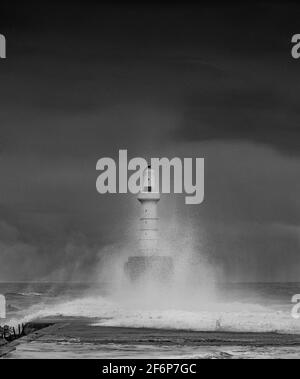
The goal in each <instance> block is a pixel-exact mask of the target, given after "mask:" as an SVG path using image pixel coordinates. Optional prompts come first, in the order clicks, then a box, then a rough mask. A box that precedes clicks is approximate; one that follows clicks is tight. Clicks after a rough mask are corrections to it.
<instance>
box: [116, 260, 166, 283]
mask: <svg viewBox="0 0 300 379" xmlns="http://www.w3.org/2000/svg"><path fill="white" fill-rule="evenodd" d="M173 269H174V264H173V258H172V257H170V256H165V255H156V256H154V255H152V256H133V257H129V258H128V261H127V262H126V263H125V265H124V270H125V273H126V275H127V277H128V278H129V279H130V280H131V281H136V280H139V279H142V278H149V277H150V278H153V279H155V280H159V281H164V282H165V281H169V280H170V279H171V277H172V274H173Z"/></svg>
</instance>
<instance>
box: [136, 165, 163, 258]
mask: <svg viewBox="0 0 300 379" xmlns="http://www.w3.org/2000/svg"><path fill="white" fill-rule="evenodd" d="M138 200H139V202H140V203H141V210H140V212H141V214H140V223H139V229H140V230H139V232H140V241H139V242H140V247H139V249H140V253H141V255H142V256H146V257H150V256H153V255H157V253H158V216H157V203H158V202H159V200H160V195H159V192H158V189H157V188H156V183H155V173H154V170H153V169H151V166H150V165H149V166H148V167H147V168H146V169H145V170H144V173H143V183H142V186H141V191H140V193H139V195H138Z"/></svg>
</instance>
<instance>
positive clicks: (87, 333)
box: [0, 317, 300, 359]
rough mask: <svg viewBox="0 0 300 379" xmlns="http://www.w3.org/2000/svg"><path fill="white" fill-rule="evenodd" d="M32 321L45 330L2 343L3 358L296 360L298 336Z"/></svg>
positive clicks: (78, 321) (89, 321) (72, 320)
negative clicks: (42, 326) (41, 325)
mask: <svg viewBox="0 0 300 379" xmlns="http://www.w3.org/2000/svg"><path fill="white" fill-rule="evenodd" d="M95 321H96V320H95ZM97 321H99V319H98V320H97ZM35 322H36V323H43V324H44V325H47V324H48V325H49V326H47V327H44V328H43V329H40V330H37V331H35V332H33V333H31V334H29V335H27V336H26V337H23V338H20V339H18V340H16V341H14V342H12V343H6V344H2V345H1V344H0V356H1V357H2V358H8V359H12V358H29V359H30V358H56V359H57V358H77V359H78V358H79V359H84V358H97V359H99V358H111V359H113V358H146V359H147V358H148V359H150V358H154V359H155V358H157V359H158V358H199V359H201V358H221V359H224V358H225V359H226V358H228V359H232V358H233V359H234V358H299V357H300V335H286V334H277V333H231V332H222V331H221V332H196V331H183V330H161V329H143V328H123V327H106V326H105V327H102V326H93V320H92V319H90V318H89V319H85V318H68V317H63V318H62V317H55V318H45V319H42V320H37V321H35ZM37 329H38V327H37Z"/></svg>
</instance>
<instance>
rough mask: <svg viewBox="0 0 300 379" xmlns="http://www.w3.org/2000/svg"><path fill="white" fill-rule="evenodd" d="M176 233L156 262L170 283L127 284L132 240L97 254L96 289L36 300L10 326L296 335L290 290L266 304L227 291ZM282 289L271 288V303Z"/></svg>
mask: <svg viewBox="0 0 300 379" xmlns="http://www.w3.org/2000/svg"><path fill="white" fill-rule="evenodd" d="M174 229H176V225H175V226H174V225H173V224H171V225H169V227H166V228H165V233H164V235H163V236H161V239H160V250H159V254H160V255H163V254H164V255H170V256H172V257H173V260H174V270H173V275H172V276H171V278H170V280H164V278H159V277H156V276H155V275H148V274H147V273H146V274H145V275H143V276H141V278H140V279H139V280H137V281H131V280H130V279H129V278H128V277H127V275H126V274H125V271H124V264H125V262H126V261H127V259H128V257H129V256H132V255H135V254H137V253H138V250H136V246H135V243H134V241H135V238H134V237H133V238H132V241H133V243H128V244H125V243H124V245H121V244H115V245H111V246H107V247H106V248H105V249H103V250H102V251H101V252H99V257H101V259H100V260H99V265H98V267H97V268H96V270H95V272H96V279H97V282H98V283H97V284H95V285H90V286H89V288H87V289H85V291H84V292H83V293H81V294H80V295H78V294H77V295H76V294H75V295H73V296H61V297H57V298H56V299H55V301H52V303H51V305H49V304H47V303H43V301H42V299H41V301H40V302H39V303H38V304H35V305H34V306H32V307H31V308H29V309H28V310H27V311H26V314H25V315H23V316H22V317H21V319H20V318H19V319H17V318H14V319H11V320H10V322H11V323H15V324H16V323H18V322H20V320H21V321H22V322H27V321H31V320H33V319H36V318H42V317H87V318H90V319H91V324H93V325H97V326H119V327H135V328H143V327H148V328H161V329H184V330H198V331H245V332H246V331H247V332H274V331H276V332H282V333H283V332H284V333H300V325H299V321H298V320H295V319H293V318H292V317H291V312H290V311H291V307H292V305H291V304H290V297H289V295H288V293H289V292H288V290H286V293H285V292H284V297H282V298H280V297H278V298H275V297H274V298H271V297H269V294H268V295H266V293H265V287H264V286H262V287H261V288H260V287H259V288H256V289H255V291H253V292H251V291H250V292H247V291H248V290H249V288H250V287H249V288H248V287H247V286H245V287H243V289H242V290H240V289H239V290H238V291H237V290H236V288H235V287H232V289H231V288H230V287H228V288H227V287H226V286H225V284H222V280H223V279H224V278H223V277H222V275H220V271H219V270H218V269H217V268H215V267H213V266H212V265H211V264H210V263H209V261H208V259H207V255H206V254H205V249H204V248H203V247H202V246H201V243H200V244H199V239H202V236H199V235H198V236H195V234H194V233H193V232H192V229H191V228H189V227H188V226H186V229H184V228H181V233H174ZM170 235H172V238H170ZM182 235H184V236H185V237H184V238H182ZM202 249H203V250H202ZM274 289H275V292H274ZM279 289H280V287H278V288H275V287H274V288H272V291H273V292H274V296H275V295H276V296H277V295H278V294H279V292H278V294H277V293H276V291H278V290H279ZM273 292H272V296H273Z"/></svg>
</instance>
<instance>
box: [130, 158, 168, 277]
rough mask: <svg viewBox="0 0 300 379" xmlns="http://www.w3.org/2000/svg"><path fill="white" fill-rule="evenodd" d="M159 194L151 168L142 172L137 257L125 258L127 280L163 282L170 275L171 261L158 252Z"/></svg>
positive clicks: (149, 166)
mask: <svg viewBox="0 0 300 379" xmlns="http://www.w3.org/2000/svg"><path fill="white" fill-rule="evenodd" d="M159 200H160V194H159V189H158V185H157V182H156V178H155V172H154V170H153V169H152V168H151V165H148V167H147V168H146V169H145V170H144V172H143V178H142V183H141V190H140V192H139V194H138V201H139V202H140V205H141V207H140V219H139V231H138V232H139V243H138V249H137V250H138V254H137V255H134V256H131V257H129V258H128V261H127V262H126V263H125V272H126V274H127V276H128V277H129V278H130V280H137V279H140V278H145V277H152V278H155V280H163V281H165V280H167V279H169V278H170V274H171V273H172V272H173V260H172V258H171V257H170V256H167V255H162V254H161V251H160V249H159V243H158V242H159V218H158V211H157V207H158V202H159Z"/></svg>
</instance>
